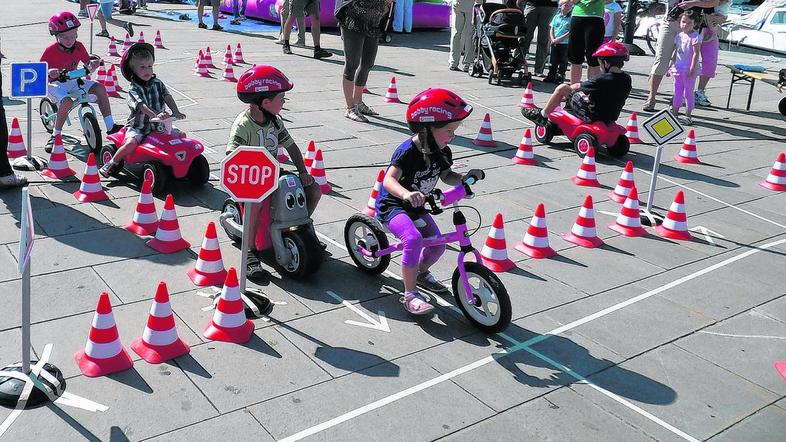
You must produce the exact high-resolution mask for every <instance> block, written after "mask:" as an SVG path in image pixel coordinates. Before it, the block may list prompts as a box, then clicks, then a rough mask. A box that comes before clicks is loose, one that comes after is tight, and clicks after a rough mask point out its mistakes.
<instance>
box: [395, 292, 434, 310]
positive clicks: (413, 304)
mask: <svg viewBox="0 0 786 442" xmlns="http://www.w3.org/2000/svg"><path fill="white" fill-rule="evenodd" d="M401 302H402V303H403V304H404V308H405V309H407V311H408V312H410V313H412V314H413V315H425V314H428V313H431V311H432V310H434V306H433V305H431V304H429V303H428V302H427V301H426V300H425V299H423V297H422V296H420V295H419V294H418V293H417V292H405V293H404V296H403V297H402V299H401Z"/></svg>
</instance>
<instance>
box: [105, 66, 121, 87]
mask: <svg viewBox="0 0 786 442" xmlns="http://www.w3.org/2000/svg"><path fill="white" fill-rule="evenodd" d="M106 76H107V80H109V78H111V79H112V80H111V81H112V83H113V84H114V85H115V90H117V91H118V92H123V88H122V87H121V86H120V80H119V79H118V78H117V70H115V65H114V64H110V65H109V69H108V70H107V72H106Z"/></svg>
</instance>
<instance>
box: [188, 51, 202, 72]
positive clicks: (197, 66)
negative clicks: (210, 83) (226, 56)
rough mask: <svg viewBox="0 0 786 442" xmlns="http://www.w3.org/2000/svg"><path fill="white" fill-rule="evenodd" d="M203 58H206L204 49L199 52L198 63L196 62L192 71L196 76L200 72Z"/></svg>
mask: <svg viewBox="0 0 786 442" xmlns="http://www.w3.org/2000/svg"><path fill="white" fill-rule="evenodd" d="M203 58H205V55H204V54H203V53H202V49H200V50H199V52H197V58H196V61H195V62H194V68H193V69H191V70H192V71H193V72H194V75H196V73H197V71H198V70H199V65H200V64H202V59H203Z"/></svg>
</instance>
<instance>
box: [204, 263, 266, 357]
mask: <svg viewBox="0 0 786 442" xmlns="http://www.w3.org/2000/svg"><path fill="white" fill-rule="evenodd" d="M244 308H245V307H244V305H243V301H242V300H241V299H240V288H239V287H238V285H237V271H236V270H235V268H234V267H230V268H229V271H228V272H227V278H226V280H225V281H224V288H223V289H222V290H221V296H220V297H219V298H218V304H216V311H215V313H213V319H211V320H210V322H209V323H208V324H207V325H206V326H205V330H204V332H203V333H202V335H203V336H204V337H206V338H207V339H210V340H211V341H224V342H232V343H235V344H243V343H245V342H248V340H249V339H251V335H252V334H253V333H254V323H253V322H251V321H250V320H248V319H246V313H245V311H244Z"/></svg>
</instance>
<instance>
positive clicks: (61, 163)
mask: <svg viewBox="0 0 786 442" xmlns="http://www.w3.org/2000/svg"><path fill="white" fill-rule="evenodd" d="M41 175H43V176H45V177H47V178H52V179H53V180H57V179H63V178H68V177H70V176H74V175H76V172H75V171H74V169H71V168H70V167H69V166H68V158H66V154H65V148H64V147H63V138H62V137H61V136H60V135H55V142H54V145H53V146H52V153H51V154H49V162H48V163H47V165H46V168H44V169H43V170H42V171H41Z"/></svg>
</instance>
